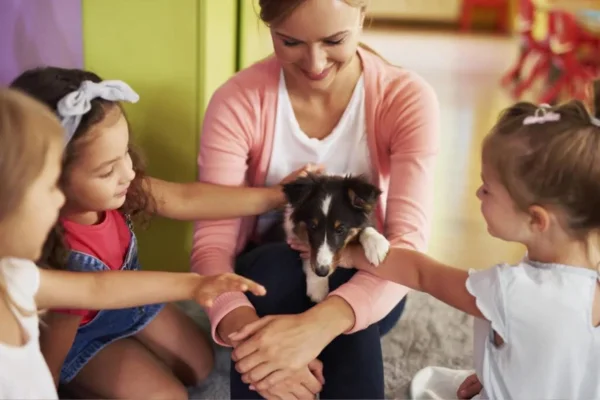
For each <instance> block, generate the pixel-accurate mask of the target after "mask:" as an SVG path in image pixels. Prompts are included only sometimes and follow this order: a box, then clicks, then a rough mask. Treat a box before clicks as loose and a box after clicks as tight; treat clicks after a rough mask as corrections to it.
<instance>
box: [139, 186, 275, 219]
mask: <svg viewBox="0 0 600 400" xmlns="http://www.w3.org/2000/svg"><path fill="white" fill-rule="evenodd" d="M147 182H148V187H149V189H150V193H151V194H152V196H153V197H154V199H155V200H156V210H155V212H156V214H158V215H160V216H162V217H166V218H171V219H177V220H182V221H193V220H201V219H229V218H239V217H245V216H252V215H258V214H262V213H264V212H267V211H270V210H272V209H274V208H277V207H279V206H282V205H283V204H284V202H285V197H284V194H283V191H282V190H281V187H280V186H273V187H269V188H251V187H233V186H221V185H212V184H209V183H202V182H189V183H175V182H167V181H163V180H160V179H155V178H148V180H147Z"/></svg>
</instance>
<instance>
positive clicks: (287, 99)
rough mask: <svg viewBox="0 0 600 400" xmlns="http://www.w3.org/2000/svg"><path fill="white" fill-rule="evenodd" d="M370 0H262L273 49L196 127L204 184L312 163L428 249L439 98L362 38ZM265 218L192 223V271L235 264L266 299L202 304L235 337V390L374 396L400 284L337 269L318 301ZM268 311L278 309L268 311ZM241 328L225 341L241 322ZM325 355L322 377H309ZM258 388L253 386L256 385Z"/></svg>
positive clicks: (386, 229) (234, 297) (392, 234)
mask: <svg viewBox="0 0 600 400" xmlns="http://www.w3.org/2000/svg"><path fill="white" fill-rule="evenodd" d="M366 4H367V1H359V0H279V1H268V0H261V1H260V2H259V5H260V17H261V18H262V20H263V21H264V22H265V23H266V24H267V25H268V26H269V27H270V29H271V35H272V39H273V45H274V49H275V54H274V55H273V56H270V57H268V58H266V59H265V60H262V61H260V62H258V63H256V64H254V65H252V66H250V67H249V68H247V69H245V70H243V71H241V72H239V73H238V74H237V75H235V76H234V77H232V78H231V79H230V80H229V81H228V82H226V83H225V84H224V85H223V86H222V87H220V88H219V89H218V90H217V91H216V92H215V94H214V95H213V97H212V99H211V101H210V104H209V106H208V109H207V111H206V115H205V119H204V125H203V128H202V136H201V141H200V143H201V147H200V155H199V159H198V164H199V176H200V179H201V180H202V181H204V182H209V183H217V184H225V185H236V186H239V185H245V186H252V187H262V186H269V185H271V184H272V183H273V182H277V181H278V180H280V179H281V177H283V176H285V175H287V174H288V173H289V172H290V171H293V170H294V169H295V168H297V167H298V166H299V165H303V164H305V163H308V162H312V163H316V164H320V165H322V166H323V167H324V169H325V171H326V172H327V173H333V174H347V173H352V174H365V175H366V176H368V177H370V179H371V181H372V182H373V183H374V184H376V185H377V186H379V187H380V189H381V190H382V191H383V194H382V195H381V197H380V200H379V203H378V206H377V208H376V216H377V227H378V229H379V230H380V231H381V232H383V233H384V234H385V236H386V237H387V238H388V239H389V240H390V242H391V243H392V246H395V247H406V248H410V249H416V250H424V249H425V247H426V245H427V241H428V236H429V228H428V224H429V221H430V216H431V205H432V200H433V168H434V159H435V155H436V151H437V147H438V143H437V141H438V119H439V114H438V113H439V112H438V104H437V99H436V96H435V94H434V92H433V90H432V89H431V87H430V86H429V85H428V84H427V83H425V82H424V81H423V80H422V79H421V78H420V77H418V76H417V75H415V74H414V73H412V72H410V71H407V70H405V69H402V68H399V67H396V66H393V65H390V64H389V63H388V62H386V61H385V60H384V59H383V58H381V57H380V56H379V55H377V54H376V53H374V52H373V51H371V50H370V49H368V48H366V46H363V45H360V44H359V40H360V34H361V30H362V24H363V21H364V16H365V7H366ZM273 220H274V215H272V214H271V213H266V214H263V215H261V216H260V217H258V218H254V217H251V218H243V219H228V220H217V221H203V222H199V223H198V224H197V227H196V231H195V235H194V248H193V253H192V268H193V270H195V271H197V272H199V273H202V274H213V273H219V272H224V271H231V270H234V269H235V270H236V271H237V272H238V273H240V274H241V275H244V276H247V277H250V278H252V279H255V280H256V281H258V282H260V283H261V284H263V285H265V286H266V288H267V293H268V294H267V296H266V297H264V298H260V299H259V298H256V297H253V296H246V295H245V294H243V293H227V294H224V295H223V296H220V297H219V298H217V299H216V301H215V305H214V307H212V308H211V309H210V310H209V311H208V312H209V317H210V319H211V321H212V329H213V332H212V333H213V338H214V339H215V340H216V341H217V342H219V343H221V344H223V345H229V346H233V347H234V348H235V349H234V351H233V356H232V357H233V360H234V363H235V364H234V365H232V372H231V396H232V398H255V397H257V396H262V397H271V396H278V397H285V396H287V395H290V394H293V395H294V396H296V397H301V396H303V395H314V394H315V393H316V392H319V391H320V392H321V396H322V397H323V398H333V397H335V398H382V397H383V396H384V387H383V362H382V354H381V345H380V337H381V335H383V334H385V333H386V332H387V331H389V330H390V329H391V327H393V326H394V324H395V323H396V322H397V320H398V318H399V317H400V314H401V312H402V309H403V307H404V300H403V299H404V296H405V295H406V293H407V291H408V289H407V288H405V287H403V286H400V285H398V284H395V283H391V282H387V281H385V280H382V279H379V278H377V277H374V276H372V275H369V274H366V273H364V272H356V271H355V270H338V271H336V272H335V273H334V275H332V277H331V278H330V287H331V288H332V289H334V290H333V291H332V292H331V293H330V294H329V296H328V297H327V298H326V299H325V300H324V301H322V302H320V303H319V304H318V305H315V304H314V303H311V301H310V300H309V298H308V297H307V296H306V286H305V279H304V275H303V272H302V267H301V260H300V257H299V256H298V253H297V252H296V251H294V250H293V249H291V248H290V247H289V246H288V245H287V244H285V243H282V244H270V245H260V240H259V238H260V235H261V233H262V232H264V231H265V230H266V229H267V228H268V227H269V226H270V224H271V223H272V221H273ZM272 315H277V316H274V317H273V316H272ZM263 316H269V317H266V318H263V319H262V320H260V322H258V323H255V324H254V327H255V329H254V331H255V334H254V335H253V336H252V337H250V338H247V337H240V336H235V335H233V336H231V334H232V333H234V332H236V331H238V330H240V329H241V328H242V327H244V326H245V325H247V324H248V323H251V322H255V321H257V320H259V318H260V317H263ZM317 358H318V359H319V360H321V361H322V363H323V371H324V377H325V383H324V385H322V382H319V380H318V379H317V378H316V377H315V376H314V375H313V374H312V373H311V367H312V366H313V365H314V360H315V359H317ZM253 389H254V390H253Z"/></svg>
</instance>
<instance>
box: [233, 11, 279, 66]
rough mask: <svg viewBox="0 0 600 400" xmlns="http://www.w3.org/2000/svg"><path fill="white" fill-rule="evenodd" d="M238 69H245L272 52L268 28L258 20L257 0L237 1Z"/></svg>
mask: <svg viewBox="0 0 600 400" xmlns="http://www.w3.org/2000/svg"><path fill="white" fill-rule="evenodd" d="M239 7H240V38H239V60H238V63H239V65H238V66H239V67H240V69H242V68H245V67H247V66H249V65H251V64H253V63H254V62H256V61H259V60H261V59H263V58H265V57H266V56H268V55H269V54H271V53H272V52H273V43H272V41H271V34H270V33H269V28H267V27H266V26H265V24H264V23H263V22H262V21H261V20H260V19H259V17H258V14H259V7H258V0H239Z"/></svg>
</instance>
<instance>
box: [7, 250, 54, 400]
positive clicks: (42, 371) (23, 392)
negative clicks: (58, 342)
mask: <svg viewBox="0 0 600 400" xmlns="http://www.w3.org/2000/svg"><path fill="white" fill-rule="evenodd" d="M0 274H2V277H3V279H4V281H5V282H6V286H7V290H8V293H9V294H10V296H11V298H12V300H13V301H14V302H15V303H16V304H18V305H19V306H20V307H22V308H23V309H25V310H32V311H35V313H34V314H33V315H31V316H21V314H20V313H19V312H18V311H17V310H14V309H13V312H14V313H15V315H16V316H17V318H18V320H19V323H20V324H21V326H22V329H23V332H24V333H25V334H26V335H27V337H28V340H27V343H26V344H25V345H23V346H20V347H15V346H10V345H8V344H5V343H2V342H0V399H36V400H39V399H44V400H46V399H57V398H58V395H57V393H56V388H55V386H54V380H53V379H52V374H51V373H50V370H49V369H48V365H47V364H46V361H45V360H44V356H43V355H42V352H41V351H40V344H39V325H38V324H39V319H38V315H37V308H36V304H35V294H36V293H37V290H38V288H39V284H40V272H39V270H38V267H37V266H36V265H35V264H34V263H33V262H31V261H28V260H22V259H15V258H4V259H0Z"/></svg>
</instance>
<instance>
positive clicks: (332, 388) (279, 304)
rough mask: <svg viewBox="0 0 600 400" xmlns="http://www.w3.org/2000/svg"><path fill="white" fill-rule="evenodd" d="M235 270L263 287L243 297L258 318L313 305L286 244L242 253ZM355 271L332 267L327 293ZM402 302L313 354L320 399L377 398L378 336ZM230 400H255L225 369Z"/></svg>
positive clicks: (394, 317)
mask: <svg viewBox="0 0 600 400" xmlns="http://www.w3.org/2000/svg"><path fill="white" fill-rule="evenodd" d="M236 272H237V273H238V274H240V275H243V276H245V277H247V278H250V279H253V280H255V281H257V282H259V283H261V284H262V285H264V286H265V287H266V288H267V295H266V296H264V297H256V296H253V295H248V297H249V299H250V301H251V302H252V304H253V305H254V307H255V308H256V311H257V313H258V315H259V316H261V317H262V316H265V315H272V314H299V313H302V312H304V311H306V310H308V309H309V308H310V307H312V306H313V303H312V302H311V301H310V299H309V298H308V297H307V296H306V278H305V275H304V272H303V271H302V261H301V260H300V257H299V255H298V253H297V252H296V251H294V250H292V249H290V248H289V247H288V245H287V244H286V243H274V244H266V245H263V246H260V247H257V248H254V249H251V250H248V251H246V252H245V253H243V254H242V255H240V257H238V259H237V264H236ZM355 272H356V270H351V269H344V268H338V269H337V270H336V272H335V273H334V274H333V275H332V276H331V277H330V279H329V284H330V289H331V290H333V289H335V288H337V287H338V286H340V285H342V284H343V283H345V282H347V281H348V280H349V279H350V278H351V277H352V275H354V273H355ZM405 300H406V298H405V299H404V300H402V301H401V302H400V303H398V305H397V306H396V307H395V308H394V309H393V310H392V311H391V312H390V313H389V314H388V315H387V316H386V317H385V318H384V319H383V320H381V321H380V322H379V323H376V324H373V325H371V326H369V327H368V328H366V329H363V330H362V331H360V332H356V333H353V334H351V335H340V336H338V337H337V338H336V339H334V340H333V341H332V342H331V343H330V344H329V345H328V346H327V347H325V349H324V350H323V351H322V353H321V354H320V356H319V359H320V360H321V361H322V362H323V374H324V376H325V385H324V387H323V391H322V392H321V394H320V398H321V399H340V398H344V399H383V398H384V386H383V358H382V354H381V336H382V335H384V334H386V333H387V332H388V331H389V330H390V329H391V328H392V327H393V326H394V325H395V324H396V322H398V319H399V318H400V315H401V314H402V311H403V309H404V305H405ZM230 377H231V383H230V387H231V398H232V399H260V398H261V397H260V396H259V395H258V393H256V392H254V391H251V390H250V389H249V388H248V385H247V384H245V383H244V382H242V380H241V376H240V374H239V373H238V372H237V371H236V370H235V367H234V365H233V362H232V365H231V374H230Z"/></svg>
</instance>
